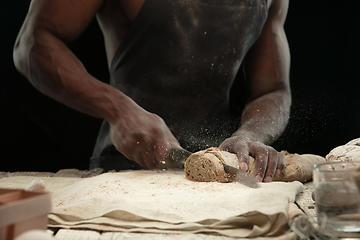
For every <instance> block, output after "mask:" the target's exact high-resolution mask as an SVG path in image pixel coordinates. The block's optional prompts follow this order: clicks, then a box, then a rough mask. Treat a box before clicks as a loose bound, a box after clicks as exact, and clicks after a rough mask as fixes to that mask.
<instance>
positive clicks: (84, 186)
mask: <svg viewBox="0 0 360 240" xmlns="http://www.w3.org/2000/svg"><path fill="white" fill-rule="evenodd" d="M31 179H34V178H33V177H14V178H5V179H0V187H6V186H4V185H8V186H9V184H10V185H11V183H12V185H13V187H14V186H15V187H16V186H17V187H18V188H19V187H21V186H20V185H21V182H22V181H23V182H24V181H27V184H25V187H26V186H27V185H28V183H29V181H31ZM41 179H43V180H44V181H45V182H46V183H47V188H48V190H49V192H51V193H52V201H53V210H52V213H51V214H49V224H50V226H52V227H63V228H87V229H97V230H105V231H124V232H154V233H197V232H201V233H216V234H220V235H225V236H231V237H235V236H237V237H255V236H262V235H269V234H273V233H274V232H276V231H277V230H278V229H279V228H281V227H282V226H284V225H285V224H286V223H287V217H288V215H287V210H288V206H289V203H292V202H294V201H295V196H296V194H298V193H299V192H300V191H301V190H302V189H303V185H302V184H301V183H300V182H291V183H284V182H273V183H262V184H260V185H261V187H260V188H257V189H252V188H249V187H246V186H244V185H242V184H239V183H218V182H210V183H209V182H192V181H189V180H187V179H185V177H184V172H183V171H182V170H180V171H170V170H167V171H157V170H156V171H155V170H154V171H152V170H141V171H124V172H117V173H105V174H101V175H99V176H96V177H92V178H83V179H75V178H41ZM16 182H17V183H16ZM15 183H16V184H15Z"/></svg>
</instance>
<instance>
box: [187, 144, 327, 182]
mask: <svg viewBox="0 0 360 240" xmlns="http://www.w3.org/2000/svg"><path fill="white" fill-rule="evenodd" d="M283 153H284V155H285V168H284V169H283V171H282V173H281V174H280V176H278V177H274V178H273V181H284V182H292V181H300V182H307V181H309V180H311V179H312V167H313V165H315V164H319V163H324V162H325V158H323V157H321V156H318V155H313V154H302V155H299V154H296V153H295V154H290V153H288V152H286V151H283ZM204 162H205V163H209V164H210V165H203V164H202V163H204ZM200 164H201V165H200ZM223 164H227V165H230V166H233V167H236V168H239V161H238V158H237V156H236V154H234V153H230V152H227V151H225V150H223V149H220V148H209V149H206V150H203V151H200V152H197V153H194V154H192V155H191V156H190V157H189V158H188V159H187V161H186V163H185V176H186V178H188V179H190V180H193V181H206V182H209V181H218V182H228V181H229V179H228V178H227V174H226V172H225V171H224V166H223ZM254 171H255V159H254V158H253V157H251V156H249V170H248V172H249V173H254ZM210 172H211V173H210ZM210 176H212V177H210Z"/></svg>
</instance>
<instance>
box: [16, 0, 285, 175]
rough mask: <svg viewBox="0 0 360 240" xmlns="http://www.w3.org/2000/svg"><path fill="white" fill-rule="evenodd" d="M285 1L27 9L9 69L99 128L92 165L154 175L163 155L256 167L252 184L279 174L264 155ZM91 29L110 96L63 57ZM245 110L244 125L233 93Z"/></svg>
mask: <svg viewBox="0 0 360 240" xmlns="http://www.w3.org/2000/svg"><path fill="white" fill-rule="evenodd" d="M287 9H288V0H172V1H168V0H146V1H145V0H87V1H72V0H51V1H50V0H33V1H32V2H31V5H30V8H29V12H28V15H27V17H26V19H25V21H24V24H23V26H22V28H21V30H20V33H19V36H18V38H17V41H16V44H15V48H14V62H15V65H16V67H17V69H18V70H19V71H20V72H21V73H22V74H24V75H25V76H26V77H27V78H28V79H29V81H30V82H31V83H32V84H33V86H34V87H35V88H37V89H38V90H39V91H40V92H42V93H43V94H45V95H47V96H49V97H51V98H53V99H55V100H57V101H59V102H61V103H63V104H65V105H67V106H69V107H71V108H74V109H76V110H78V111H80V112H83V113H86V114H88V115H91V116H93V117H96V118H101V119H104V122H103V124H102V126H101V129H100V133H99V136H98V139H97V141H96V145H95V149H94V155H93V157H99V156H111V155H121V156H123V158H124V160H123V161H124V162H125V161H128V162H130V163H134V164H133V165H138V166H141V167H145V168H159V167H163V166H162V163H164V161H165V160H167V157H168V155H169V149H170V147H171V146H176V147H183V148H186V149H188V150H190V151H198V150H201V149H204V148H207V147H214V146H218V147H220V148H223V149H225V150H227V151H229V152H233V153H236V154H237V156H238V158H239V163H240V168H241V169H243V170H246V169H247V163H248V157H249V155H252V156H254V157H255V159H256V170H255V174H256V176H257V179H258V181H264V182H270V181H271V180H272V178H273V177H274V176H275V175H279V174H280V172H281V170H282V169H283V168H284V155H283V154H282V153H279V152H277V151H276V150H275V149H273V148H272V147H270V146H268V145H269V144H271V143H272V142H273V141H274V140H276V139H277V138H278V137H279V136H280V135H281V133H282V132H283V130H284V128H285V126H286V124H287V122H288V118H289V111H290V105H291V94H290V86H289V68H290V54H289V47H288V43H287V40H286V36H285V32H284V28H283V25H284V22H285V19H286V14H287ZM95 17H96V18H97V21H98V22H99V25H100V27H101V30H102V32H103V35H104V40H105V48H106V54H107V60H108V64H109V70H110V84H106V83H103V82H101V81H99V80H97V79H95V78H94V77H93V76H91V75H90V74H89V73H88V72H87V71H86V69H85V67H84V66H83V65H82V63H81V62H80V61H79V59H78V58H77V57H76V56H75V55H74V54H73V53H72V52H71V51H70V50H69V48H68V47H67V45H66V44H67V43H69V42H71V41H74V40H75V39H76V38H77V37H78V36H79V35H80V34H81V33H82V32H83V31H84V30H85V29H86V27H87V26H88V25H89V23H90V22H91V21H92V20H93V19H94V18H95ZM238 73H241V74H244V78H243V80H242V81H243V82H242V84H241V85H240V86H242V87H241V88H240V87H239V89H236V94H237V95H238V96H240V95H241V96H242V98H244V99H245V104H244V106H243V111H242V115H241V119H240V120H239V121H238V122H235V121H234V118H233V117H232V115H231V111H230V89H231V87H232V86H233V83H234V80H235V79H236V78H235V77H236V75H237V74H238Z"/></svg>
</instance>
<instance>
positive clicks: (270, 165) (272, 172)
mask: <svg viewBox="0 0 360 240" xmlns="http://www.w3.org/2000/svg"><path fill="white" fill-rule="evenodd" d="M219 147H220V148H222V149H224V150H226V151H228V152H231V153H235V154H236V155H237V157H238V159H239V166H240V169H242V170H244V171H247V170H248V166H249V156H253V157H254V158H255V171H254V175H255V177H256V179H257V180H258V182H262V181H263V182H271V180H272V179H273V177H277V176H279V175H280V173H281V171H282V170H283V168H284V166H285V156H284V154H282V153H281V152H277V151H276V150H275V149H274V148H272V147H270V146H267V145H265V144H263V143H261V142H258V141H251V140H249V138H247V137H240V136H232V137H230V138H227V139H225V141H224V142H223V143H222V144H221V145H220V146H219Z"/></svg>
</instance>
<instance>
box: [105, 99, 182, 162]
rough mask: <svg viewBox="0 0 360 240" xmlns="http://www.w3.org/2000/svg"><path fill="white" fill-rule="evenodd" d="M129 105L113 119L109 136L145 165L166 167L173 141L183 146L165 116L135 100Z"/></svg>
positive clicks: (174, 144)
mask: <svg viewBox="0 0 360 240" xmlns="http://www.w3.org/2000/svg"><path fill="white" fill-rule="evenodd" d="M131 102H132V101H131ZM130 105H131V106H127V107H126V109H127V110H125V111H121V113H120V115H119V116H118V117H117V119H116V120H115V121H113V122H112V123H110V136H111V139H112V141H113V144H114V146H115V148H116V149H117V150H118V151H119V152H121V153H122V154H123V155H124V156H125V157H127V158H128V159H130V160H133V161H135V162H137V163H138V164H140V165H141V166H143V167H149V168H162V167H164V165H165V164H166V161H167V160H168V157H169V152H170V145H173V146H177V147H180V145H179V142H178V141H177V140H176V138H175V137H174V136H173V134H172V133H171V131H170V129H169V128H168V126H167V125H166V124H165V122H164V120H163V119H162V118H160V117H159V116H158V115H156V114H153V113H150V112H147V111H146V110H144V109H143V108H141V107H140V106H138V105H137V104H136V103H134V102H132V104H130ZM123 110H124V109H123Z"/></svg>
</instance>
